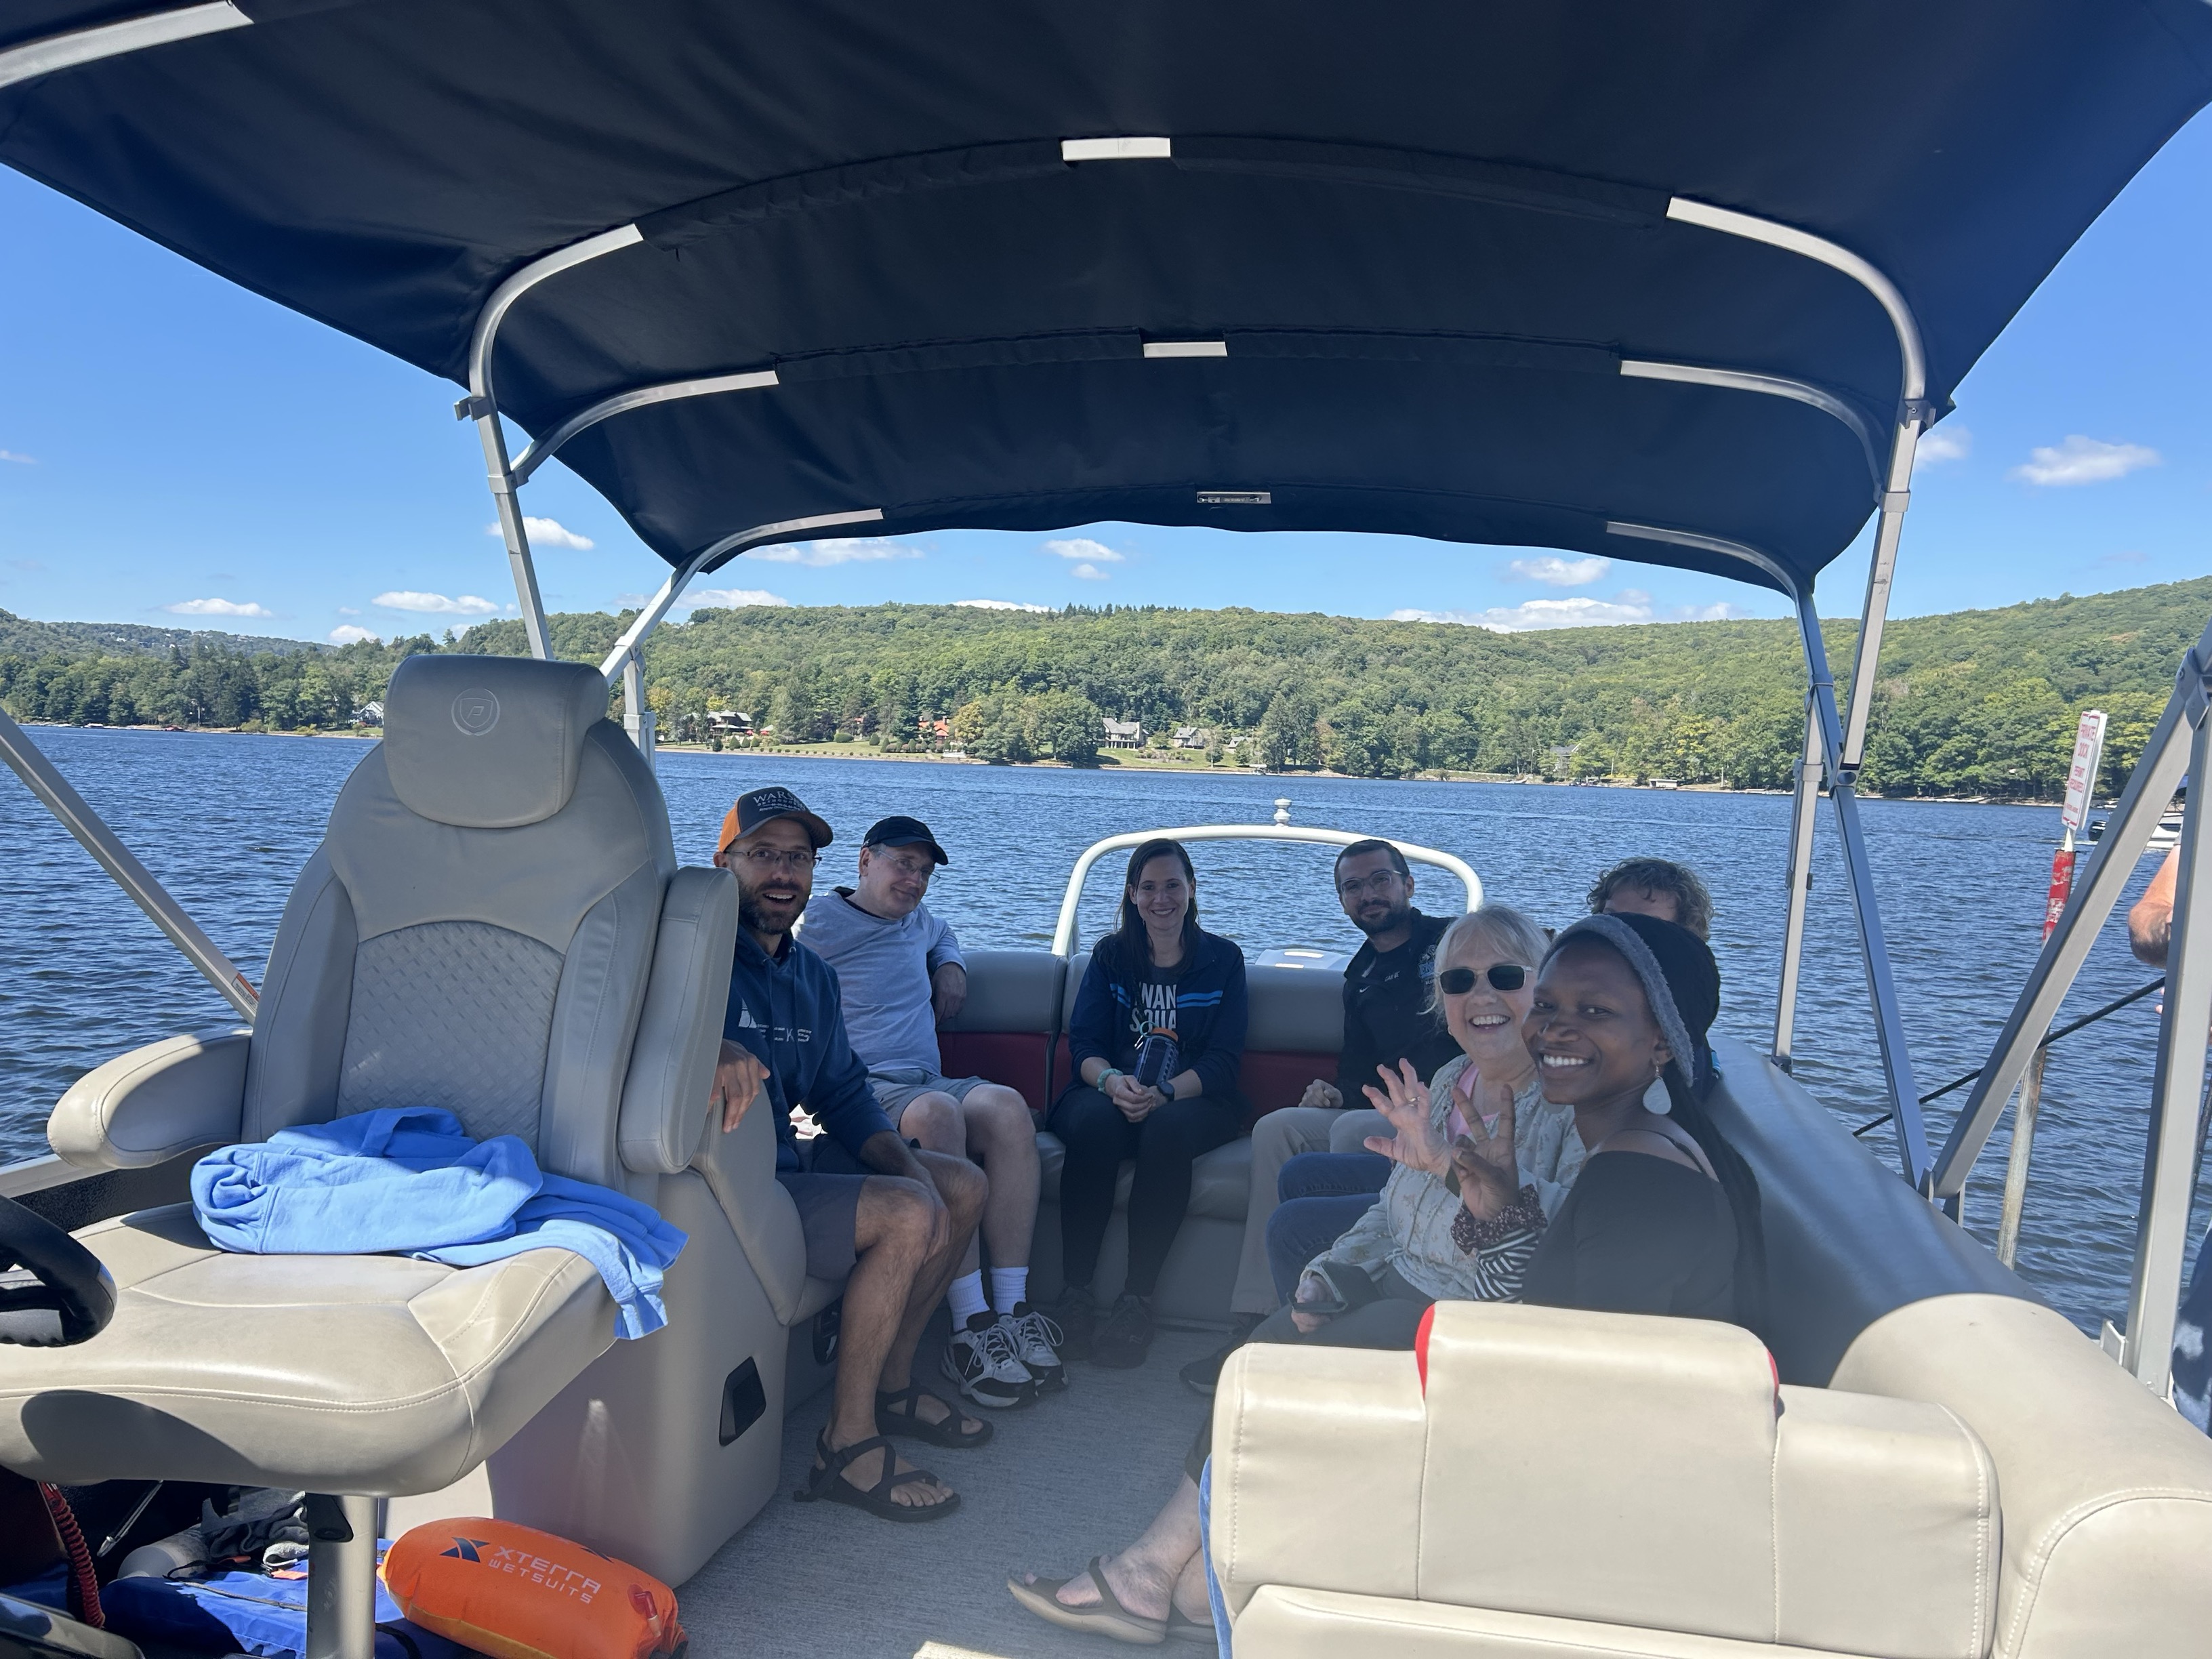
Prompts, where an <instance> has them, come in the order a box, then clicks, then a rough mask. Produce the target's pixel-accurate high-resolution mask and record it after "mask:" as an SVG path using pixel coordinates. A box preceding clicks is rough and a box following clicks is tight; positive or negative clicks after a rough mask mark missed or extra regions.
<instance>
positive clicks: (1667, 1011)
mask: <svg viewBox="0 0 2212 1659" xmlns="http://www.w3.org/2000/svg"><path fill="white" fill-rule="evenodd" d="M1577 933H1590V934H1595V936H1596V937H1597V938H1599V939H1603V940H1604V941H1605V942H1606V943H1607V945H1611V946H1613V949H1614V950H1616V951H1620V954H1621V955H1622V956H1623V957H1626V958H1627V961H1628V965H1629V966H1630V967H1631V968H1632V969H1635V970H1636V977H1637V978H1638V979H1639V980H1641V981H1643V982H1644V999H1645V1000H1647V1001H1648V1002H1650V1005H1651V1017H1652V1018H1654V1019H1656V1020H1657V1021H1658V1022H1659V1035H1660V1036H1663V1037H1665V1038H1666V1039H1667V1047H1668V1050H1669V1051H1670V1052H1671V1053H1672V1054H1674V1062H1675V1064H1676V1065H1678V1066H1680V1067H1681V1068H1682V1075H1683V1076H1684V1077H1685V1078H1686V1079H1689V1084H1690V1087H1691V1089H1692V1091H1695V1090H1696V1089H1697V1088H1698V1087H1699V1085H1700V1079H1699V1076H1698V1070H1699V1062H1698V1045H1697V1044H1696V1043H1694V1042H1692V1041H1691V1040H1690V1028H1689V1027H1688V1026H1686V1025H1685V1024H1683V1023H1682V1011H1681V1010H1680V1008H1677V1007H1676V1006H1674V987H1672V986H1671V985H1669V984H1668V983H1667V975H1666V974H1665V973H1664V972H1663V971H1662V969H1661V968H1660V966H1659V958H1658V957H1655V956H1653V955H1652V954H1651V947H1650V945H1646V944H1645V943H1644V937H1643V935H1642V934H1640V933H1638V932H1637V931H1636V930H1635V929H1634V928H1633V927H1630V926H1629V925H1628V924H1627V923H1626V922H1625V921H1621V920H1620V917H1618V916H1605V915H1598V916H1584V917H1583V919H1582V920H1581V921H1577V922H1575V923H1573V924H1572V925H1571V926H1570V927H1562V928H1561V929H1560V930H1559V937H1558V938H1557V939H1553V941H1552V948H1551V949H1550V950H1548V951H1546V952H1545V953H1544V960H1545V961H1547V962H1549V961H1550V960H1551V959H1552V958H1553V957H1555V956H1557V955H1559V947H1560V946H1561V945H1565V943H1566V942H1567V941H1568V940H1569V939H1572V938H1574V937H1575V935H1576V934H1577Z"/></svg>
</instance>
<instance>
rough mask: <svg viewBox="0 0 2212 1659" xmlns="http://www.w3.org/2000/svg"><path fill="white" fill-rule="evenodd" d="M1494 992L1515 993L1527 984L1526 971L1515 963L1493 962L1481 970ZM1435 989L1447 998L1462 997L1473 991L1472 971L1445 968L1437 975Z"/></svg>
mask: <svg viewBox="0 0 2212 1659" xmlns="http://www.w3.org/2000/svg"><path fill="white" fill-rule="evenodd" d="M1482 976H1483V977H1484V978H1485V979H1486V980H1488V981H1490V987H1491V989H1492V990H1494V991H1517V990H1519V989H1520V988H1521V987H1522V986H1524V985H1526V984H1527V983H1528V969H1526V968H1523V967H1522V965H1521V964H1520V963H1517V962H1494V963H1491V965H1490V966H1489V967H1488V968H1486V969H1484V970H1483V975H1482ZM1437 989H1438V990H1439V991H1442V992H1443V994H1445V995H1446V996H1448V997H1463V996H1465V995H1466V994H1468V992H1469V991H1472V990H1473V989H1474V969H1472V968H1447V969H1444V970H1443V972H1442V973H1440V974H1438V975H1437Z"/></svg>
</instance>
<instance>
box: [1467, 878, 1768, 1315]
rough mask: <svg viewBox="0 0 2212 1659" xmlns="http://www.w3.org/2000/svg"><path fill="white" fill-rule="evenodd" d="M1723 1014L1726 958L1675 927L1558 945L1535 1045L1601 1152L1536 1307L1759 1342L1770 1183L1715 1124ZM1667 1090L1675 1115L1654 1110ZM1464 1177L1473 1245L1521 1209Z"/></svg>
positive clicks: (1531, 1284) (1477, 1174)
mask: <svg viewBox="0 0 2212 1659" xmlns="http://www.w3.org/2000/svg"><path fill="white" fill-rule="evenodd" d="M1719 1009H1720V969H1719V968H1718V967H1717V965H1716V964H1715V963H1714V961H1713V955H1712V952H1711V950H1709V949H1708V948H1707V947H1706V945H1705V942H1704V941H1703V940H1702V939H1699V938H1697V937H1696V935H1694V934H1692V933H1689V932H1687V931H1686V930H1685V929H1683V928H1680V927H1675V926H1674V924H1673V923H1671V922H1664V921H1657V920H1656V919H1654V918H1652V917H1650V916H1642V915H1602V916H1587V917H1584V918H1583V920H1582V921H1578V922H1577V923H1575V925H1574V926H1573V927H1569V928H1567V929H1565V931H1564V932H1562V933H1560V934H1559V938H1558V939H1556V940H1554V941H1553V945H1552V948H1551V950H1550V951H1549V952H1548V953H1547V955H1546V957H1545V958H1544V966H1543V970H1542V972H1541V974H1540V975H1538V976H1537V980H1536V991H1535V996H1534V1001H1533V1003H1532V1004H1531V1006H1530V1009H1529V1012H1528V1018H1527V1020H1526V1021H1525V1022H1524V1024H1523V1025H1522V1035H1523V1039H1524V1041H1525V1042H1526V1043H1527V1045H1528V1052H1529V1054H1531V1055H1532V1056H1534V1059H1535V1061H1536V1068H1537V1078H1538V1080H1539V1082H1540V1084H1541V1087H1542V1089H1543V1091H1544V1098H1545V1099H1546V1100H1547V1101H1549V1102H1551V1103H1553V1104H1554V1105H1564V1106H1570V1107H1571V1108H1573V1109H1574V1114H1575V1128H1576V1132H1577V1133H1578V1134H1579V1135H1580V1136H1581V1137H1582V1139H1583V1145H1584V1146H1587V1147H1588V1148H1589V1158H1588V1159H1587V1161H1586V1162H1585V1163H1584V1164H1583V1171H1582V1175H1581V1176H1580V1177H1579V1178H1578V1179H1577V1181H1576V1182H1575V1185H1574V1189H1573V1190H1572V1191H1571V1192H1570V1193H1569V1194H1567V1198H1566V1201H1565V1203H1564V1204H1562V1205H1561V1206H1559V1212H1558V1213H1557V1214H1556V1215H1554V1216H1553V1218H1551V1222H1550V1225H1548V1226H1547V1227H1546V1229H1545V1231H1544V1239H1543V1243H1541V1245H1539V1246H1538V1247H1537V1249H1536V1252H1535V1255H1534V1259H1533V1260H1531V1261H1529V1263H1528V1273H1527V1276H1526V1278H1525V1279H1524V1280H1523V1281H1522V1292H1521V1294H1522V1300H1523V1301H1526V1302H1534V1303H1544V1304H1550V1305H1552V1306H1555V1307H1569V1308H1588V1309H1592V1310H1601V1311H1605V1312H1612V1313H1645V1314H1673V1315H1677V1316H1683V1317H1686V1318H1693V1319H1724V1320H1729V1321H1732V1322H1735V1323H1737V1324H1740V1325H1746V1326H1749V1327H1751V1328H1753V1329H1756V1328H1758V1326H1759V1323H1760V1318H1761V1316H1762V1314H1763V1313H1764V1311H1765V1277H1766V1272H1765V1236H1764V1233H1763V1231H1762V1229H1761V1227H1760V1225H1759V1183H1758V1182H1757V1181H1756V1180H1755V1179H1754V1178H1753V1175H1752V1172H1751V1169H1750V1166H1749V1165H1748V1164H1746V1163H1745V1162H1744V1161H1743V1158H1742V1157H1741V1155H1740V1154H1739V1153H1738V1152H1736V1150H1735V1147H1733V1146H1730V1145H1729V1143H1728V1141H1727V1139H1726V1138H1725V1137H1723V1135H1722V1134H1721V1133H1720V1131H1719V1129H1718V1128H1717V1127H1716V1126H1715V1125H1714V1123H1713V1121H1712V1120H1711V1118H1710V1117H1709V1116H1707V1115H1706V1113H1705V1097H1706V1096H1707V1094H1708V1093H1709V1092H1710V1091H1711V1087H1712V1078H1713V1062H1712V1050H1711V1048H1708V1047H1707V1046H1706V1042H1705V1033H1706V1031H1707V1030H1709V1029H1711V1025H1712V1023H1713V1018H1714V1016H1715V1015H1716V1014H1717V1012H1719ZM1655 1078H1656V1079H1659V1080H1660V1081H1662V1082H1663V1083H1664V1084H1665V1085H1666V1091H1667V1102H1668V1108H1669V1109H1668V1111H1667V1112H1665V1113H1664V1114H1661V1113H1657V1112H1654V1111H1652V1110H1650V1109H1649V1107H1648V1106H1647V1104H1646V1103H1645V1095H1646V1092H1647V1091H1649V1090H1650V1086H1651V1084H1652V1081H1653V1079H1655ZM1460 1170H1461V1174H1462V1187H1463V1189H1464V1191H1465V1194H1466V1214H1467V1217H1468V1222H1467V1227H1466V1231H1469V1232H1470V1234H1472V1232H1473V1230H1474V1226H1475V1225H1476V1224H1477V1223H1478V1222H1479V1221H1480V1218H1482V1217H1483V1216H1484V1215H1486V1214H1488V1213H1491V1212H1496V1211H1502V1210H1504V1209H1505V1208H1507V1207H1508V1206H1511V1205H1512V1204H1513V1203H1514V1202H1515V1200H1516V1198H1517V1197H1518V1194H1517V1193H1516V1192H1515V1191H1513V1190H1510V1189H1509V1186H1508V1182H1509V1179H1510V1177H1509V1176H1507V1175H1506V1173H1505V1172H1504V1170H1498V1169H1491V1168H1487V1167H1486V1165H1485V1164H1483V1163H1482V1162H1481V1161H1480V1160H1475V1159H1467V1160H1464V1161H1462V1164H1461V1165H1460ZM1468 1243H1474V1244H1476V1245H1477V1248H1478V1249H1482V1248H1484V1247H1485V1246H1486V1244H1487V1241H1486V1240H1485V1241H1480V1243H1478V1241H1477V1240H1476V1239H1475V1238H1474V1237H1472V1236H1471V1237H1469V1239H1468Z"/></svg>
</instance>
